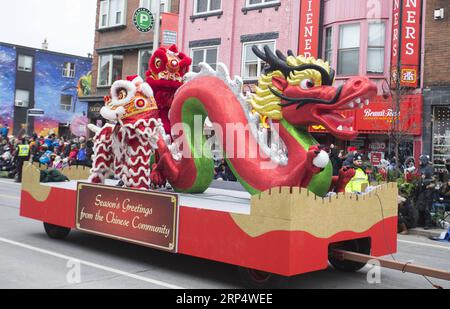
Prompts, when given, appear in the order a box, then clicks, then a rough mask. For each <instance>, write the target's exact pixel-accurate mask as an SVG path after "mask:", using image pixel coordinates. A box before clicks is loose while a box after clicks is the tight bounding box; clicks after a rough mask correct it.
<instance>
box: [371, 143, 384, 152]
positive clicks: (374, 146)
mask: <svg viewBox="0 0 450 309" xmlns="http://www.w3.org/2000/svg"><path fill="white" fill-rule="evenodd" d="M369 149H370V150H371V151H384V150H386V143H383V142H374V143H370V144H369Z"/></svg>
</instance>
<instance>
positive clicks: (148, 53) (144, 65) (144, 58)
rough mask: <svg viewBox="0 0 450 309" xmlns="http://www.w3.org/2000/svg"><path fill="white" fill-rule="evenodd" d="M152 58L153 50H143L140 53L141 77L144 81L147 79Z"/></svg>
mask: <svg viewBox="0 0 450 309" xmlns="http://www.w3.org/2000/svg"><path fill="white" fill-rule="evenodd" d="M151 57H152V50H151V49H143V50H140V51H139V76H141V77H142V78H143V79H144V80H145V78H146V76H145V73H146V72H147V71H148V69H149V67H148V63H149V62H150V58H151Z"/></svg>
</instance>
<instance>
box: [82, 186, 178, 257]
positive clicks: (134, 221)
mask: <svg viewBox="0 0 450 309" xmlns="http://www.w3.org/2000/svg"><path fill="white" fill-rule="evenodd" d="M178 203H179V196H178V195H177V194H171V193H165V192H153V191H140V190H133V189H124V188H117V187H109V186H100V185H93V184H87V183H78V190H77V219H76V220H77V221H76V224H77V229H78V230H81V231H85V232H88V233H93V234H96V235H100V236H105V237H109V238H114V239H118V240H122V241H127V242H131V243H135V244H139V245H143V246H147V247H151V248H155V249H159V250H164V251H169V252H173V253H176V252H177V249H178V248H177V240H178V239H177V238H178V209H179V205H178Z"/></svg>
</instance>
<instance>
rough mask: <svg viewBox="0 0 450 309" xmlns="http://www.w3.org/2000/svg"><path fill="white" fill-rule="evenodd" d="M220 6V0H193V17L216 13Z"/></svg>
mask: <svg viewBox="0 0 450 309" xmlns="http://www.w3.org/2000/svg"><path fill="white" fill-rule="evenodd" d="M221 6H222V3H221V0H194V15H196V14H207V13H213V12H218V11H220V10H221Z"/></svg>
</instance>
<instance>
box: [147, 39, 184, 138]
mask: <svg viewBox="0 0 450 309" xmlns="http://www.w3.org/2000/svg"><path fill="white" fill-rule="evenodd" d="M191 64H192V59H191V58H189V57H188V56H186V55H185V54H183V53H181V52H179V51H178V48H177V47H176V46H175V45H172V46H171V47H170V48H169V49H166V48H164V47H161V48H159V49H158V50H157V51H156V52H155V53H154V54H153V56H152V58H151V59H150V62H149V71H148V72H147V73H146V75H147V80H146V81H147V83H148V84H149V85H150V86H151V87H152V89H153V91H154V93H155V94H154V95H155V99H156V104H157V105H158V109H159V117H160V118H161V121H162V123H163V125H164V130H165V131H166V133H167V134H168V135H170V133H171V132H170V131H171V130H170V128H171V125H170V120H169V111H170V108H171V106H172V102H173V99H174V96H175V92H176V91H177V90H178V88H180V87H181V86H182V85H183V77H184V75H185V74H186V73H187V72H188V71H189V67H190V66H191Z"/></svg>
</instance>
